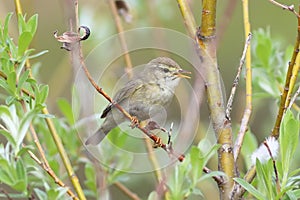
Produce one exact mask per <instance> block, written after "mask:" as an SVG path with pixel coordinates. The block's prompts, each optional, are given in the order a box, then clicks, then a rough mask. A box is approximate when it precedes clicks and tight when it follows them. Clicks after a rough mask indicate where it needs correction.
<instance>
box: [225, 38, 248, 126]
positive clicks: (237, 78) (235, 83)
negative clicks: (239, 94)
mask: <svg viewBox="0 0 300 200" xmlns="http://www.w3.org/2000/svg"><path fill="white" fill-rule="evenodd" d="M251 38H252V34H251V33H249V34H248V37H247V39H246V42H245V46H244V50H243V54H242V57H241V60H240V65H239V67H238V70H237V74H236V77H235V79H234V81H233V86H232V88H231V92H230V96H229V98H228V103H227V106H226V111H225V113H226V118H227V119H229V120H231V117H230V114H231V110H232V103H233V99H234V96H235V92H236V89H237V86H238V84H239V80H240V75H241V72H242V68H243V65H244V63H245V57H246V52H247V50H248V46H249V45H250V40H251Z"/></svg>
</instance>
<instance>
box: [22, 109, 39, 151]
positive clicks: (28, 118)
mask: <svg viewBox="0 0 300 200" xmlns="http://www.w3.org/2000/svg"><path fill="white" fill-rule="evenodd" d="M39 111H40V109H33V110H30V111H29V112H27V113H26V114H25V116H24V117H23V118H22V120H21V122H20V126H19V129H18V140H17V146H19V145H21V143H22V142H23V140H24V137H25V135H26V133H27V131H28V128H29V125H30V123H31V121H32V120H33V118H34V117H35V116H36V115H37V113H38V112H39Z"/></svg>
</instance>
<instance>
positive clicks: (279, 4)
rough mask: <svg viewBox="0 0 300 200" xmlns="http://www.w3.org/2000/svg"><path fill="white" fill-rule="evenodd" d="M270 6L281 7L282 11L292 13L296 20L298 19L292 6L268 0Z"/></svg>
mask: <svg viewBox="0 0 300 200" xmlns="http://www.w3.org/2000/svg"><path fill="white" fill-rule="evenodd" d="M269 1H270V2H271V3H272V4H274V5H276V6H279V7H281V8H282V9H283V10H288V11H291V12H292V13H294V14H295V15H296V16H297V17H298V18H299V17H300V15H299V14H298V13H297V12H296V10H295V7H294V5H290V6H288V5H285V4H281V3H278V2H277V1H274V0H269Z"/></svg>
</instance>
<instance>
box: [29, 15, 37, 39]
mask: <svg viewBox="0 0 300 200" xmlns="http://www.w3.org/2000/svg"><path fill="white" fill-rule="evenodd" d="M37 25H38V14H35V15H33V16H32V17H30V19H29V20H28V21H27V29H28V30H29V31H30V33H31V35H34V34H35V32H36V29H37Z"/></svg>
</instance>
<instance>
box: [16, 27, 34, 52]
mask: <svg viewBox="0 0 300 200" xmlns="http://www.w3.org/2000/svg"><path fill="white" fill-rule="evenodd" d="M32 38H33V37H32V34H31V33H30V32H23V33H22V34H21V35H20V37H19V42H18V57H22V56H23V54H24V52H25V51H26V49H27V48H28V47H29V44H30V43H31V41H32Z"/></svg>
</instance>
